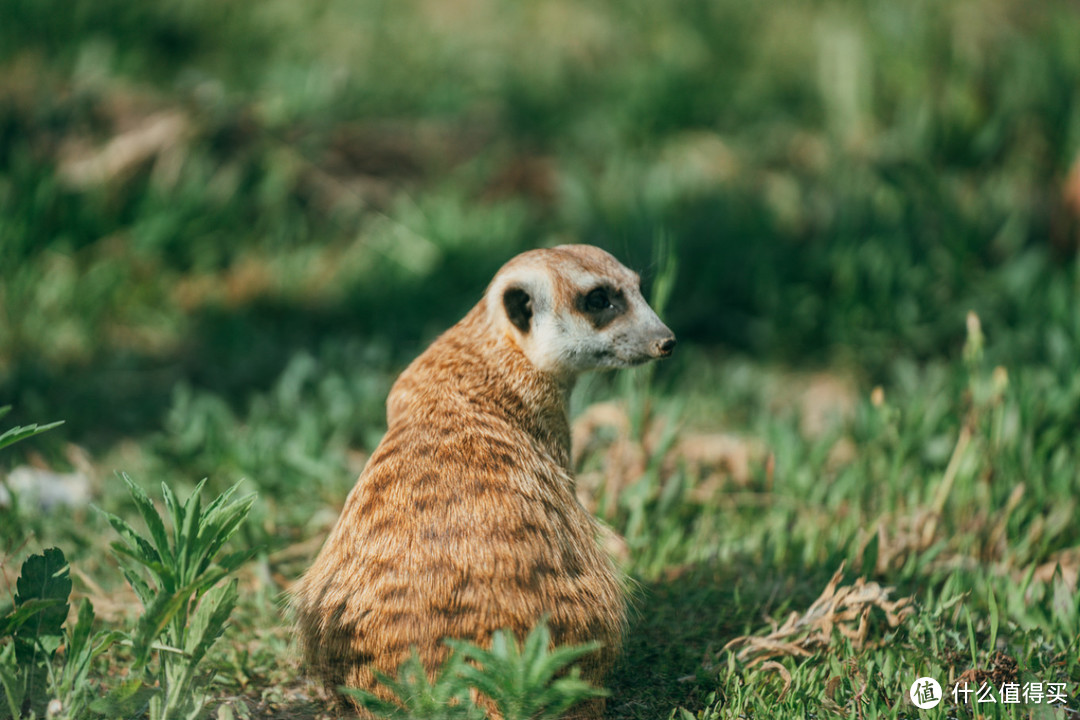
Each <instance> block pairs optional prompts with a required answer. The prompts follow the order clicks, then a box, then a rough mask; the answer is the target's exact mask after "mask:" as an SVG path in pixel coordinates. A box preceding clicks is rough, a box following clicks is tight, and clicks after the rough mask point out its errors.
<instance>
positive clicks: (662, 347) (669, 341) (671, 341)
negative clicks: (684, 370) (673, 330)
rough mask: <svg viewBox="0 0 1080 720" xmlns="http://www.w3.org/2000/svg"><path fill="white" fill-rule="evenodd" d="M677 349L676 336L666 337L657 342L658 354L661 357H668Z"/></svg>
mask: <svg viewBox="0 0 1080 720" xmlns="http://www.w3.org/2000/svg"><path fill="white" fill-rule="evenodd" d="M674 349H675V336H674V335H673V336H671V337H669V338H664V339H663V340H659V341H657V343H656V354H657V355H658V356H659V357H667V356H668V355H671V352H672V351H673V350H674Z"/></svg>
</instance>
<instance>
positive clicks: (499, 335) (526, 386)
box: [462, 312, 577, 469]
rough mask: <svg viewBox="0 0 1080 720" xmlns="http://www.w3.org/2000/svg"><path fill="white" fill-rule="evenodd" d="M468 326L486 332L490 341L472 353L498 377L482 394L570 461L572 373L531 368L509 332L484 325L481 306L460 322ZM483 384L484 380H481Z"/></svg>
mask: <svg viewBox="0 0 1080 720" xmlns="http://www.w3.org/2000/svg"><path fill="white" fill-rule="evenodd" d="M462 325H463V326H464V327H463V329H466V330H467V331H468V332H476V333H477V336H479V337H487V338H490V343H491V345H490V346H489V347H488V348H487V351H486V352H484V353H481V354H480V355H479V356H478V357H477V359H478V360H479V361H481V362H483V363H484V364H485V365H486V366H487V367H486V368H485V374H486V375H487V376H488V377H489V378H491V379H494V378H498V379H499V382H498V383H496V384H494V385H493V386H494V387H499V388H502V389H503V390H502V392H495V393H492V392H491V391H490V387H486V388H478V389H481V390H482V395H483V397H482V398H478V400H482V401H483V402H484V403H490V404H492V405H495V406H497V407H498V408H499V409H500V410H501V411H502V412H504V413H506V414H507V415H508V416H510V417H513V418H514V419H515V420H517V421H518V422H519V423H520V424H521V427H523V428H525V429H526V430H527V431H528V432H529V434H530V435H532V437H533V438H535V439H536V441H537V442H538V443H539V444H540V446H541V447H542V448H543V449H544V450H546V451H547V452H548V454H549V455H550V456H551V457H552V459H554V460H555V461H556V462H557V463H559V465H561V466H562V467H564V468H567V469H569V466H570V417H569V409H570V393H571V392H572V391H573V389H574V382H575V380H576V379H577V378H576V376H574V375H570V374H567V375H559V374H556V373H550V372H544V371H542V370H539V369H537V368H536V367H534V366H533V364H532V363H531V362H530V361H529V359H528V358H527V357H526V355H525V353H524V352H523V351H522V349H521V348H520V347H519V346H518V345H517V343H516V342H514V339H513V337H512V336H511V335H509V334H507V333H503V332H499V331H498V330H497V329H495V328H492V327H490V324H489V321H488V319H487V318H486V317H485V316H484V314H483V313H481V312H476V313H473V314H471V315H470V316H468V317H466V318H465V320H464V321H463V322H462ZM485 385H487V383H485Z"/></svg>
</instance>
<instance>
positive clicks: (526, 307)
mask: <svg viewBox="0 0 1080 720" xmlns="http://www.w3.org/2000/svg"><path fill="white" fill-rule="evenodd" d="M503 307H504V308H505V309H506V317H507V318H509V319H510V322H512V323H513V324H514V327H516V328H517V329H518V330H520V331H521V332H523V333H526V334H527V333H528V332H529V323H530V321H531V320H532V314H533V310H532V298H531V297H529V293H527V292H525V290H523V289H522V288H520V287H512V288H509V289H508V290H507V291H506V292H504V293H503Z"/></svg>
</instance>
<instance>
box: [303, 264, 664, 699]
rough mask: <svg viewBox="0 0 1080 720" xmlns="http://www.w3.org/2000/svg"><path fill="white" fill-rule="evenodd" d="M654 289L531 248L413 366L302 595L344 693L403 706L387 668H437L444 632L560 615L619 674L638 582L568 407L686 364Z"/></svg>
mask: <svg viewBox="0 0 1080 720" xmlns="http://www.w3.org/2000/svg"><path fill="white" fill-rule="evenodd" d="M638 282H639V280H638V277H637V275H636V274H634V273H632V272H631V271H629V270H628V269H626V268H625V267H623V266H622V265H621V264H619V263H618V261H616V260H615V259H614V258H613V257H612V256H610V255H609V254H607V253H606V252H604V251H603V250H600V249H598V248H593V247H589V246H562V247H558V248H552V249H549V250H534V251H530V252H527V253H524V254H522V255H519V256H518V257H516V258H514V259H512V260H511V261H510V262H508V263H507V264H506V265H504V266H503V268H502V269H501V270H500V271H499V272H498V273H497V274H496V276H495V278H494V279H493V280H492V282H491V284H490V285H489V287H488V289H487V291H486V292H485V294H484V297H483V299H482V300H481V302H480V303H479V304H477V305H476V307H474V308H473V309H472V310H471V311H470V312H469V313H468V315H466V316H465V318H464V319H462V320H461V321H460V322H459V323H458V324H457V325H455V326H454V327H452V328H451V329H450V330H448V331H447V332H446V333H444V334H443V335H442V336H441V337H439V338H438V339H437V340H436V341H435V342H434V343H433V344H432V345H431V346H430V347H429V348H428V349H427V350H426V351H425V352H424V353H423V354H421V355H420V356H419V357H418V358H417V359H416V360H415V361H413V363H412V364H411V365H410V366H409V367H408V368H406V370H405V371H404V372H403V373H402V374H401V376H400V377H399V378H398V380H397V382H396V383H395V384H394V387H393V388H392V390H391V392H390V396H389V398H388V400H387V425H388V427H387V432H386V435H385V436H384V438H383V440H382V442H381V443H380V444H379V446H378V447H377V448H376V450H375V452H374V453H373V454H372V456H371V458H370V459H369V460H368V464H367V466H366V467H365V469H364V471H363V473H362V474H361V475H360V478H359V479H358V480H357V483H356V486H355V487H354V488H353V490H352V492H351V493H350V494H349V497H348V499H347V500H346V503H345V507H344V509H343V510H342V513H341V516H340V517H339V519H338V521H337V523H336V525H335V526H334V528H333V530H332V531H331V533H330V535H329V537H328V538H327V540H326V543H325V544H324V545H323V548H322V550H321V551H320V553H319V555H318V557H317V558H316V559H315V562H314V563H313V565H312V567H311V568H310V569H309V570H308V572H307V573H306V574H305V575H304V577H303V578H302V579H301V580H300V581H299V582H298V586H297V589H296V590H295V591H294V595H293V608H294V611H295V615H296V619H297V625H298V630H299V634H300V639H301V643H302V645H303V648H304V654H305V658H306V660H307V662H308V664H309V665H310V666H311V668H312V669H313V670H314V671H315V672H316V673H317V674H318V675H319V676H320V677H321V678H322V680H323V681H324V682H325V683H326V684H327V685H328V686H330V687H337V686H341V685H346V686H350V687H359V688H364V689H367V690H370V691H372V692H375V693H376V694H379V695H380V696H382V697H384V698H387V699H390V697H389V695H388V693H387V691H386V690H385V688H383V687H382V686H380V685H378V684H377V683H376V681H375V676H374V672H373V671H380V672H382V673H384V674H390V675H392V674H394V673H395V672H396V670H397V668H398V666H399V665H400V664H401V663H402V662H403V661H404V660H405V659H407V658H408V656H409V653H410V650H411V649H412V648H415V649H416V651H417V653H418V654H419V656H420V659H421V661H422V662H423V663H424V666H425V667H426V668H427V669H428V671H429V672H431V671H433V670H435V669H436V668H437V667H438V666H439V665H440V664H441V663H442V662H443V661H444V660H445V658H446V657H447V654H448V650H447V648H446V646H445V645H444V644H443V642H442V641H443V639H444V638H460V639H465V640H469V641H473V642H477V643H480V644H486V643H488V642H489V641H490V639H491V636H492V634H493V633H494V632H495V631H496V630H499V629H503V628H508V629H510V630H512V631H513V632H514V633H516V634H517V635H518V636H519V637H523V636H524V635H525V634H527V633H528V631H529V630H530V629H531V628H532V627H533V626H534V625H535V624H536V623H537V622H538V621H539V620H540V619H541V618H542V617H545V616H547V618H548V623H549V626H550V628H551V632H552V640H553V642H555V643H557V644H567V643H582V642H587V641H592V640H598V641H600V642H601V643H603V646H602V648H601V649H600V650H598V651H596V652H595V653H593V654H592V655H590V656H587V657H586V659H585V660H584V661H583V662H582V664H581V667H582V672H583V676H584V677H586V678H587V679H589V680H590V681H592V682H594V683H601V682H602V681H603V676H604V673H605V672H606V671H607V669H608V668H609V667H610V665H611V663H612V662H613V660H614V658H615V656H616V654H617V652H618V648H619V645H620V638H621V633H622V629H623V625H624V623H625V601H624V596H623V583H622V579H621V576H620V575H619V573H618V572H617V570H616V569H615V567H614V566H613V564H612V562H611V560H610V559H609V558H608V557H607V555H606V554H605V553H604V552H603V551H602V550H601V548H600V547H599V545H598V544H597V541H596V532H597V527H596V524H595V521H594V520H593V518H592V517H591V516H590V515H589V514H588V513H587V512H586V511H585V510H584V509H583V508H582V507H581V505H580V503H579V502H578V501H577V498H576V494H575V486H574V480H573V477H572V475H571V473H570V468H569V458H570V440H569V438H570V433H569V419H568V416H567V404H568V400H569V394H570V391H571V389H572V388H573V384H574V380H575V378H576V377H577V376H578V375H579V374H580V373H581V372H584V371H586V370H590V369H594V368H603V367H624V366H629V365H635V364H639V363H641V362H646V361H648V360H650V359H653V358H657V357H665V356H667V355H670V353H671V351H672V349H673V347H674V344H675V339H674V336H673V335H672V333H671V331H670V330H668V328H667V327H666V326H664V324H663V323H662V322H661V321H660V320H659V318H657V317H656V314H655V313H654V312H653V311H652V310H651V308H649V307H648V305H647V304H646V303H645V301H644V299H643V298H642V297H641V293H640V290H639V288H638ZM602 711H603V705H602V703H601V702H594V703H591V704H586V705H585V706H584V707H582V708H578V709H576V710H575V713H576V714H575V717H590V718H591V717H599V716H600V715H601V714H602Z"/></svg>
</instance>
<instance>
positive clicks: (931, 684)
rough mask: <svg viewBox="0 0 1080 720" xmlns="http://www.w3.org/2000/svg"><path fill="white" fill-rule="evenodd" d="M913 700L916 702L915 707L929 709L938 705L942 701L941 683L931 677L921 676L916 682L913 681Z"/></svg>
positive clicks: (910, 692)
mask: <svg viewBox="0 0 1080 720" xmlns="http://www.w3.org/2000/svg"><path fill="white" fill-rule="evenodd" d="M909 694H910V695H911V702H913V703H915V707H918V708H920V709H922V710H929V709H930V708H934V707H937V706H938V703H939V702H941V685H939V684H938V681H937V680H935V679H934V678H930V677H921V678H919V679H917V680H916V681H915V682H913V683H911V690H910V691H909Z"/></svg>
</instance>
